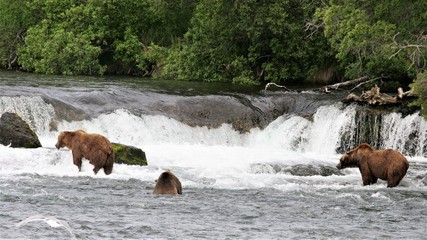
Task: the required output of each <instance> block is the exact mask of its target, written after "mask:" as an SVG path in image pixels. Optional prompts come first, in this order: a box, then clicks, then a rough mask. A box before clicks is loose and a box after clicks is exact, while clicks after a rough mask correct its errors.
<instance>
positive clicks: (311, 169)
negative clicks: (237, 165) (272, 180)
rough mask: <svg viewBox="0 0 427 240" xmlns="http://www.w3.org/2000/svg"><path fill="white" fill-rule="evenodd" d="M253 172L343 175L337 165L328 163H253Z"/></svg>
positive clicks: (303, 175)
mask: <svg viewBox="0 0 427 240" xmlns="http://www.w3.org/2000/svg"><path fill="white" fill-rule="evenodd" d="M251 172H252V173H255V174H278V173H286V174H291V175H294V176H300V177H308V176H316V175H320V176H324V177H326V176H331V175H343V174H342V173H341V172H340V170H338V169H337V168H336V167H335V166H328V165H304V164H297V165H292V166H288V165H283V164H274V163H258V164H252V165H251Z"/></svg>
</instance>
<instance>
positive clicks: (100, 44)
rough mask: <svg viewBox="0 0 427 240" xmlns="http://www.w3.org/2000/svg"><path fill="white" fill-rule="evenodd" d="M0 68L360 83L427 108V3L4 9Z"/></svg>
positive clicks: (38, 2)
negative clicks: (374, 83) (400, 92)
mask: <svg viewBox="0 0 427 240" xmlns="http://www.w3.org/2000/svg"><path fill="white" fill-rule="evenodd" d="M0 32H1V35H0V66H1V68H5V69H20V70H23V71H29V72H37V73H44V74H65V75H102V74H129V75H139V76H147V77H152V78H163V79H164V78H167V79H174V80H197V81H224V82H233V83H243V84H260V83H268V82H273V83H285V84H286V83H291V82H293V83H295V82H298V83H299V82H315V83H328V82H331V81H335V82H336V81H343V80H346V79H353V78H357V77H361V76H368V77H369V78H376V77H381V80H382V81H383V82H387V83H388V84H389V85H391V86H393V87H396V88H397V86H403V87H406V88H408V86H410V87H411V88H412V90H413V92H414V93H416V94H417V95H418V96H419V97H420V101H419V103H420V104H424V105H425V107H426V108H427V104H426V102H427V73H426V71H427V70H426V64H427V1H425V0H408V1H401V0H389V1H376V0H361V1H353V0H329V1H327V0H323V1H313V0H266V1H259V0H233V1H230V0H14V1H9V0H0Z"/></svg>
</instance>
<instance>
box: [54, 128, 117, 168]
mask: <svg viewBox="0 0 427 240" xmlns="http://www.w3.org/2000/svg"><path fill="white" fill-rule="evenodd" d="M55 147H56V148H57V149H60V148H63V147H67V148H68V149H70V150H71V152H72V153H73V162H74V164H75V165H76V166H77V167H78V168H79V171H81V169H82V158H83V157H84V158H86V159H88V160H89V163H91V164H92V165H93V166H94V168H93V172H94V173H95V174H97V173H98V171H99V170H100V169H101V168H104V172H105V174H106V175H109V174H110V173H111V172H112V171H113V164H114V151H113V148H112V145H111V143H110V141H109V140H108V139H107V138H106V137H104V136H102V135H99V134H91V133H86V132H85V131H83V130H77V131H74V132H72V131H64V132H61V133H60V134H59V136H58V142H57V143H56V145H55Z"/></svg>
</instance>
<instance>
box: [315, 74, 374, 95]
mask: <svg viewBox="0 0 427 240" xmlns="http://www.w3.org/2000/svg"><path fill="white" fill-rule="evenodd" d="M366 81H370V80H369V77H368V76H363V77H360V78H356V79H353V80H349V81H345V82H340V83H335V84H332V85H326V86H323V87H322V88H321V89H320V91H322V92H325V93H328V92H330V91H329V90H337V89H338V88H340V87H346V86H351V85H354V84H358V83H361V82H366Z"/></svg>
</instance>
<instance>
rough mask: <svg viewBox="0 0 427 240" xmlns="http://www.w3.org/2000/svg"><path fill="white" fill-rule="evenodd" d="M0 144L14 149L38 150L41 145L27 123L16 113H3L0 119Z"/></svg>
mask: <svg viewBox="0 0 427 240" xmlns="http://www.w3.org/2000/svg"><path fill="white" fill-rule="evenodd" d="M0 144H2V145H5V146H8V145H10V146H11V147H14V148H38V147H41V146H42V145H41V143H40V141H39V138H38V137H37V135H36V133H35V132H34V131H33V130H31V128H30V126H29V125H28V123H26V122H25V121H24V120H22V119H21V117H19V116H18V114H16V113H11V112H5V113H3V114H2V115H1V118H0Z"/></svg>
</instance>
